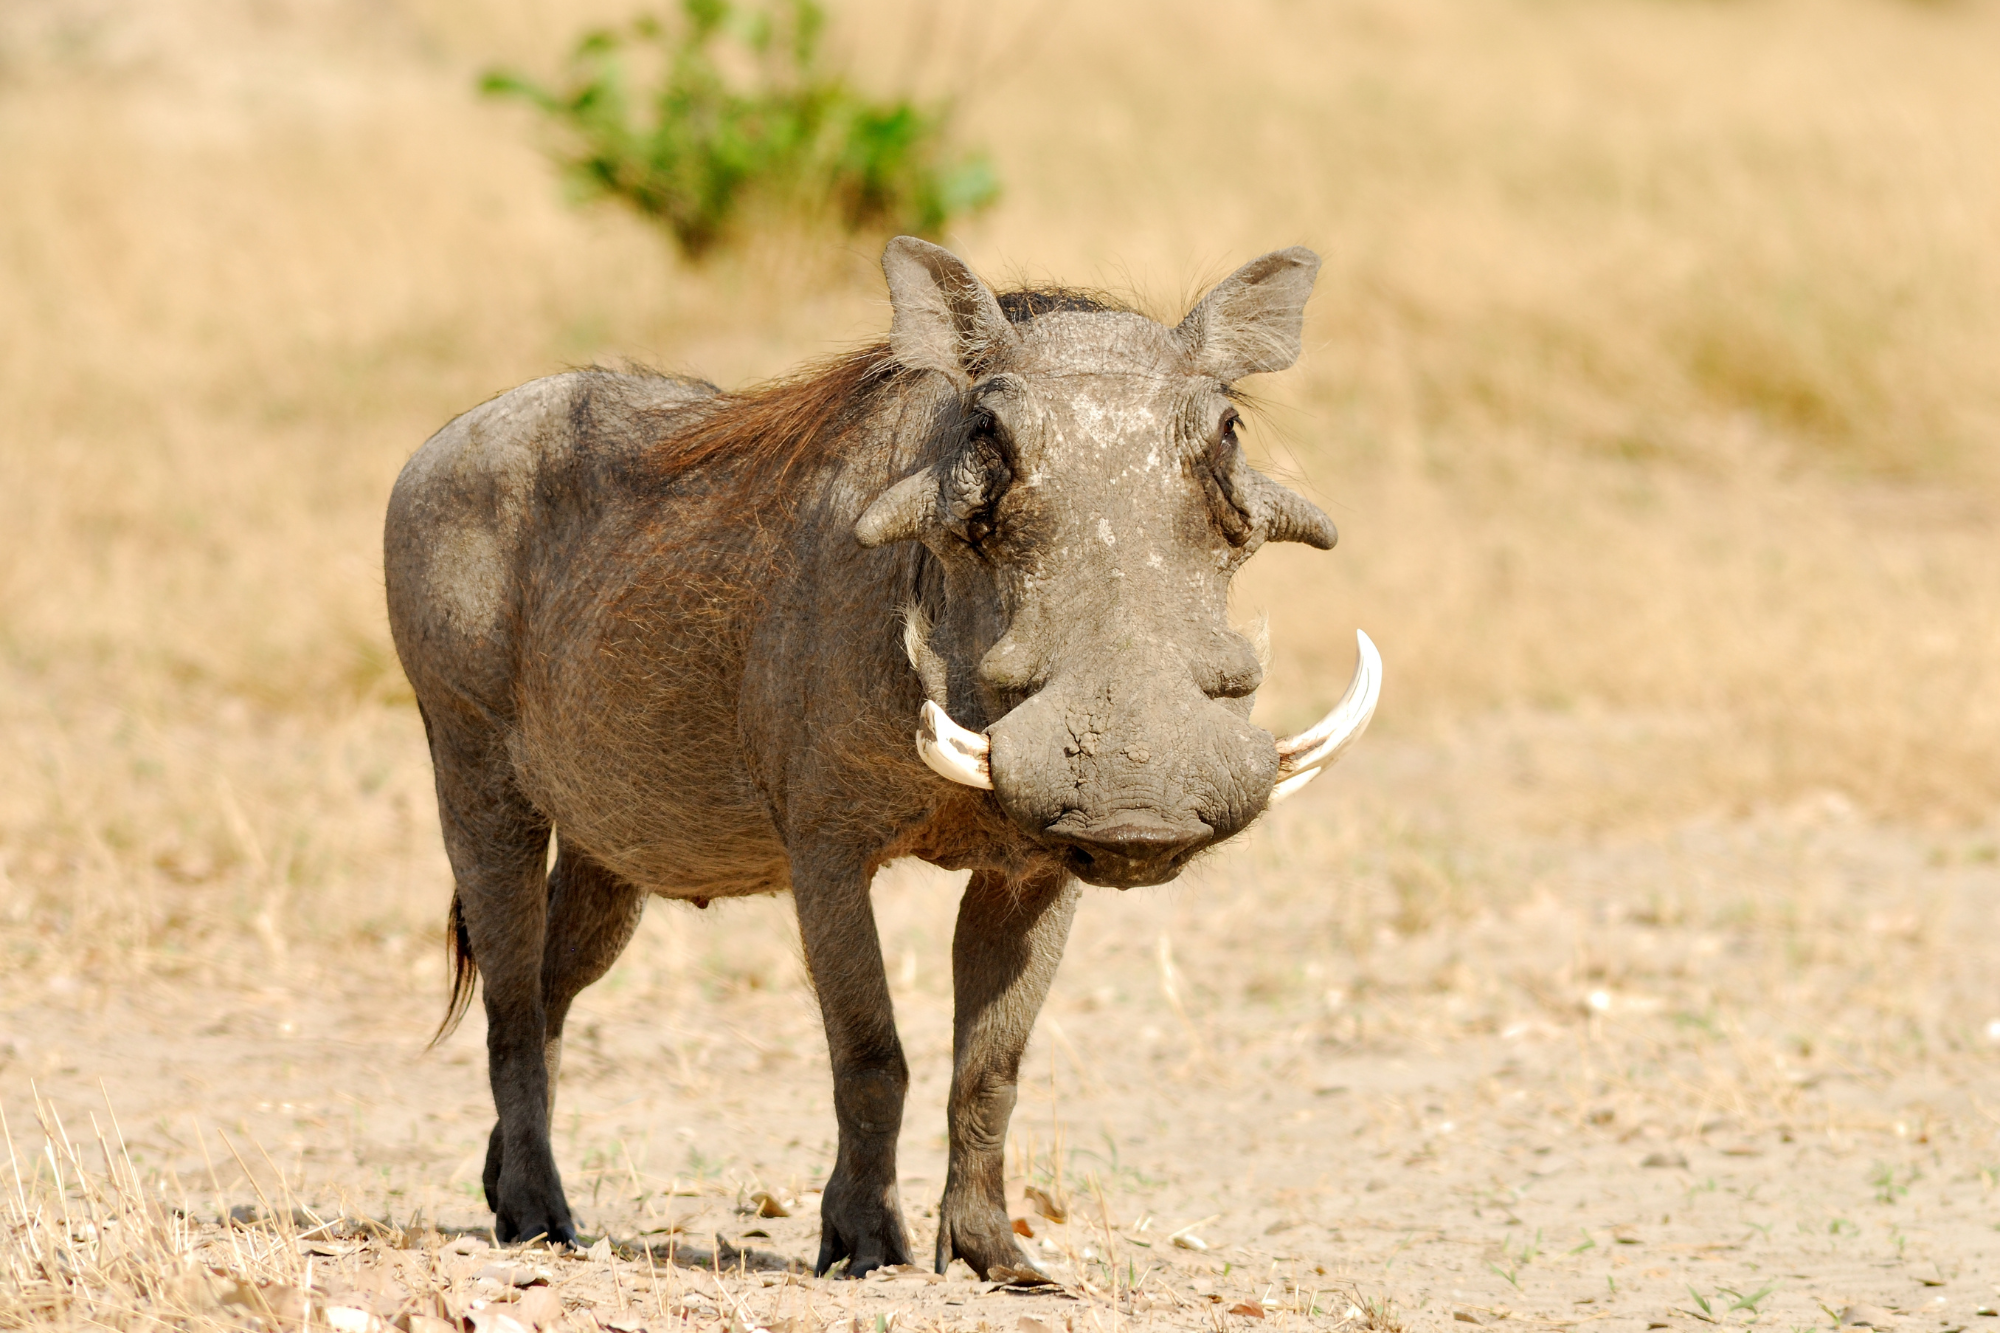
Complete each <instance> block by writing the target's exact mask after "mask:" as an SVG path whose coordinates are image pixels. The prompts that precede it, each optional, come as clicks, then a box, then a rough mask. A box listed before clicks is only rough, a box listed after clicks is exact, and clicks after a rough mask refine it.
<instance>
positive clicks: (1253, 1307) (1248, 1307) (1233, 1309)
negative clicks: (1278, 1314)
mask: <svg viewBox="0 0 2000 1333" xmlns="http://www.w3.org/2000/svg"><path fill="white" fill-rule="evenodd" d="M1229 1313H1231V1314H1240V1315H1242V1316H1243V1317H1244V1318H1245V1319H1262V1318H1263V1317H1264V1303H1263V1302H1262V1301H1238V1302H1236V1304H1234V1305H1232V1306H1230V1307H1229Z"/></svg>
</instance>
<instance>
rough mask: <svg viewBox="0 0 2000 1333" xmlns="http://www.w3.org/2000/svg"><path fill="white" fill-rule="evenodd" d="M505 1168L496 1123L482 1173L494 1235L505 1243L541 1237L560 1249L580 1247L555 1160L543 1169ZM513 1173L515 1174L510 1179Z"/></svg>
mask: <svg viewBox="0 0 2000 1333" xmlns="http://www.w3.org/2000/svg"><path fill="white" fill-rule="evenodd" d="M505 1168H506V1163H505V1161H504V1160H503V1159H502V1153H501V1148H500V1127H499V1126H498V1125H495V1126H494V1127H493V1135H492V1137H491V1138H489V1139H487V1141H486V1169H485V1170H484V1171H483V1172H481V1173H480V1176H481V1181H482V1183H483V1184H484V1185H485V1186H486V1206H487V1207H488V1208H491V1209H492V1210H493V1235H494V1238H495V1239H497V1240H498V1241H499V1242H500V1243H501V1244H502V1245H518V1244H521V1243H523V1242H526V1241H534V1240H540V1241H545V1242H547V1243H548V1244H549V1245H550V1246H552V1247H554V1248H557V1249H563V1248H577V1244H576V1227H575V1225H574V1224H573V1223H572V1222H571V1221H570V1216H569V1201H568V1200H567V1199H565V1198H564V1197H563V1189H562V1182H561V1181H560V1180H559V1179H557V1177H556V1172H555V1164H554V1163H553V1162H549V1161H546V1160H544V1162H543V1164H542V1169H541V1170H540V1171H535V1170H532V1169H528V1170H522V1171H520V1172H518V1173H509V1172H508V1171H507V1170H506V1169H505ZM510 1174H512V1175H513V1177H514V1178H512V1179H509V1176H510Z"/></svg>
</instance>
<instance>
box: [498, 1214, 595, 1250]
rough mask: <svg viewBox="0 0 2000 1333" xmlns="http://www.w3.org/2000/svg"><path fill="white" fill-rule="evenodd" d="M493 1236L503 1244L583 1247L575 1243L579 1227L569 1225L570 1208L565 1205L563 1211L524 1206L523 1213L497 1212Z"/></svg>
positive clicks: (555, 1247)
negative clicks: (538, 1243) (530, 1208)
mask: <svg viewBox="0 0 2000 1333" xmlns="http://www.w3.org/2000/svg"><path fill="white" fill-rule="evenodd" d="M558 1206H560V1205H558ZM493 1235H494V1237H495V1238H496V1239H497V1240H499V1242H500V1243H501V1244H502V1245H520V1244H525V1243H526V1242H529V1241H540V1242H542V1243H544V1244H546V1245H548V1246H549V1248H550V1249H556V1250H564V1249H568V1250H576V1249H582V1248H583V1247H582V1246H580V1245H578V1244H577V1243H576V1228H575V1227H574V1226H572V1225H571V1224H570V1220H569V1210H568V1208H566V1207H564V1208H562V1210H561V1212H560V1213H557V1212H553V1211H551V1210H550V1209H548V1208H542V1209H540V1210H535V1211H530V1210H525V1209H524V1210H522V1211H521V1212H513V1211H504V1212H495V1213H494V1214H493Z"/></svg>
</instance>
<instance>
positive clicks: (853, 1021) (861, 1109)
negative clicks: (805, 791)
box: [792, 856, 910, 1277]
mask: <svg viewBox="0 0 2000 1333" xmlns="http://www.w3.org/2000/svg"><path fill="white" fill-rule="evenodd" d="M829 862H831V863H832V864H828V863H829ZM792 864H793V869H792V884H793V889H792V897H793V901H794V902H795V903H796V904H797V907H798V913H799V937H800V940H801V942H802V943H803V944H804V945H805V955H806V967H807V969H808V970H809V971H810V972H811V973H812V981H813V989H814V990H815V991H816V992H817V993H818V995H819V1008H820V1017H821V1019H822V1021H823V1022H824V1023H825V1024H826V1045H827V1052H828V1054H829V1055H830V1056H831V1057H832V1063H833V1113H834V1118H835V1119H836V1120H837V1121H838V1122H839V1126H840V1149H839V1155H838V1157H837V1158H836V1160H835V1162H834V1167H833V1174H832V1176H831V1177H829V1178H828V1180H827V1182H826V1192H825V1194H823V1195H822V1196H821V1198H820V1240H819V1260H818V1262H816V1263H815V1264H814V1265H813V1271H814V1272H815V1273H822V1274H823V1273H825V1272H826V1271H827V1270H828V1269H829V1268H831V1267H833V1265H835V1264H837V1263H839V1262H840V1261H841V1260H843V1259H845V1260H847V1273H848V1276H850V1277H859V1276H861V1275H862V1274H863V1273H866V1272H868V1271H870V1270H871V1269H875V1268H880V1267H882V1266H883V1265H885V1264H907V1263H909V1262H910V1242H909V1237H908V1234H907V1233H906V1232H905V1230H904V1228H903V1211H902V1203H901V1200H900V1199H899V1197H898V1195H897V1191H896V1135H897V1133H898V1132H899V1131H900V1130H901V1129H902V1127H903V1095H904V1093H905V1092H907V1091H908V1089H909V1086H910V1071H909V1066H908V1065H907V1064H905V1063H904V1060H903V1044H902V1042H901V1041H900V1040H898V1039H897V1036H896V1018H895V1013H894V1011H893V1010H892V1008H891V1006H890V1003H889V979H888V977H887V976H886V975H885V974H884V972H883V970H882V943H881V940H880V938H879V937H878V936H877V935H876V932H875V909H874V907H873V905H872V904H871V903H870V902H869V898H868V875H867V873H866V871H865V869H863V868H862V867H861V866H858V865H851V866H850V865H842V864H841V863H840V862H839V861H837V860H835V858H833V857H827V858H814V857H802V856H795V857H794V859H793V863H792Z"/></svg>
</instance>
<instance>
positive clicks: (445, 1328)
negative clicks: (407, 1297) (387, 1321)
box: [396, 1314, 458, 1333]
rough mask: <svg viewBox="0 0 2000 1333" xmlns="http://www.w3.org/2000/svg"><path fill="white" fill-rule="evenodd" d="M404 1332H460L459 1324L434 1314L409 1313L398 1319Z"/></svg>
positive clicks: (398, 1324)
mask: <svg viewBox="0 0 2000 1333" xmlns="http://www.w3.org/2000/svg"><path fill="white" fill-rule="evenodd" d="M396 1327H397V1328H399V1329H401V1330H403V1333H458V1325H456V1324H454V1323H452V1322H451V1321H450V1320H449V1319H440V1318H438V1317H437V1316H436V1315H434V1314H408V1315H404V1316H403V1317H402V1318H400V1319H398V1320H397V1321H396Z"/></svg>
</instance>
